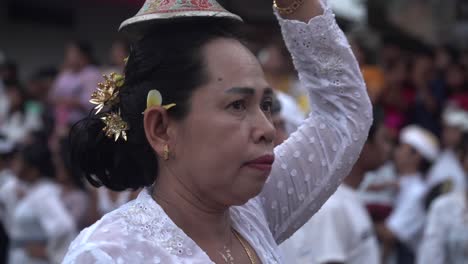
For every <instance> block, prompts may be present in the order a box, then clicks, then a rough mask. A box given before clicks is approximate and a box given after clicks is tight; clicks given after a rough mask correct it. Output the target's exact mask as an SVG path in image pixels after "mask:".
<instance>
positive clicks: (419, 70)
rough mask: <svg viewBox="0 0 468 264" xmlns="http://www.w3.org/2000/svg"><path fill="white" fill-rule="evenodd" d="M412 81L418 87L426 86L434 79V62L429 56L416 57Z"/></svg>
mask: <svg viewBox="0 0 468 264" xmlns="http://www.w3.org/2000/svg"><path fill="white" fill-rule="evenodd" d="M413 63H414V65H413V69H412V81H413V83H415V84H416V85H421V84H425V82H428V81H429V80H430V79H431V77H432V70H433V60H432V58H431V57H430V56H428V55H419V56H416V57H415V59H414V61H413Z"/></svg>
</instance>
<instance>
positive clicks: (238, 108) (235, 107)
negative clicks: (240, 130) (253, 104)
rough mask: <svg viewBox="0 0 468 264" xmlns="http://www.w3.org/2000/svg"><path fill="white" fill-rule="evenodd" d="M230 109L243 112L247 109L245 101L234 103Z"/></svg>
mask: <svg viewBox="0 0 468 264" xmlns="http://www.w3.org/2000/svg"><path fill="white" fill-rule="evenodd" d="M229 108H232V109H233V110H235V111H243V110H245V109H246V105H245V101H244V100H237V101H235V102H232V103H231V104H230V105H229Z"/></svg>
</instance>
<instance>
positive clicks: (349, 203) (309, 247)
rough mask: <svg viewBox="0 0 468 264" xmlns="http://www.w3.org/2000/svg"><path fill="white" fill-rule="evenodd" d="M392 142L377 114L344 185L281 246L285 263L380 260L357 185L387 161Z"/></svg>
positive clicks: (370, 263)
mask: <svg viewBox="0 0 468 264" xmlns="http://www.w3.org/2000/svg"><path fill="white" fill-rule="evenodd" d="M390 150H391V143H390V140H389V134H388V131H387V128H386V127H385V126H384V124H383V117H382V116H378V115H374V123H373V125H372V126H371V129H370V131H369V137H368V139H367V142H366V144H365V145H364V148H363V150H362V152H361V156H360V157H359V159H358V161H357V162H356V164H355V165H354V167H353V169H352V170H351V172H350V174H349V175H348V176H347V177H346V178H345V179H344V182H343V184H342V185H341V186H340V187H339V188H338V190H337V191H336V192H335V194H333V195H332V196H331V197H330V199H329V200H328V201H327V202H326V203H325V204H324V205H323V207H322V208H321V209H320V210H319V211H318V212H317V214H316V215H314V216H313V217H312V218H311V220H309V222H307V223H306V224H305V225H304V226H303V227H302V228H301V229H299V230H298V231H297V232H296V233H295V234H294V235H293V236H292V237H291V238H290V239H288V240H286V241H285V242H284V243H283V244H282V245H281V248H282V249H283V251H284V253H285V260H286V263H298V264H300V263H304V264H305V263H308V264H325V263H348V264H362V263H366V264H377V263H380V250H379V245H378V242H377V237H376V235H375V233H374V228H373V225H372V221H371V219H370V217H369V215H368V213H367V210H366V208H365V206H364V204H363V203H362V201H361V200H360V198H359V195H358V193H357V191H356V190H357V188H358V186H359V184H360V182H361V181H362V179H363V177H364V175H365V173H366V172H368V171H371V170H375V169H377V168H378V167H380V166H382V164H383V163H384V162H385V161H387V160H388V157H389V154H390Z"/></svg>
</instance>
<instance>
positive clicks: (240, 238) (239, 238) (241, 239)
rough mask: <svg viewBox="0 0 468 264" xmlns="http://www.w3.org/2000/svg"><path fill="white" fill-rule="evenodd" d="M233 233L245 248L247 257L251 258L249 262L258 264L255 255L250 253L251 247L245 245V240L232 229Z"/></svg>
mask: <svg viewBox="0 0 468 264" xmlns="http://www.w3.org/2000/svg"><path fill="white" fill-rule="evenodd" d="M232 231H233V233H234V235H235V236H236V238H237V240H239V242H240V243H241V245H242V247H243V248H244V250H245V253H247V256H248V257H249V260H250V264H257V262H256V261H255V259H254V257H253V254H252V252H251V251H250V249H249V247H248V246H247V245H246V244H245V243H244V240H243V238H242V237H241V236H240V235H239V234H238V233H237V231H236V230H234V229H232Z"/></svg>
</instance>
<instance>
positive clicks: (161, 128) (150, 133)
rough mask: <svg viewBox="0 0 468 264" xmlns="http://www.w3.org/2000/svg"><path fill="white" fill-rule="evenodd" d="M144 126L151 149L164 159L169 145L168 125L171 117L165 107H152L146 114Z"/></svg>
mask: <svg viewBox="0 0 468 264" xmlns="http://www.w3.org/2000/svg"><path fill="white" fill-rule="evenodd" d="M143 124H144V129H145V135H146V139H147V140H148V143H149V144H150V145H151V148H153V150H154V151H155V152H156V153H157V154H158V156H160V157H163V155H164V147H165V146H166V145H167V144H168V139H169V136H168V131H167V130H168V124H169V117H168V115H167V111H166V109H164V108H163V107H151V108H150V109H147V110H146V111H145V113H144V118H143Z"/></svg>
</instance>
